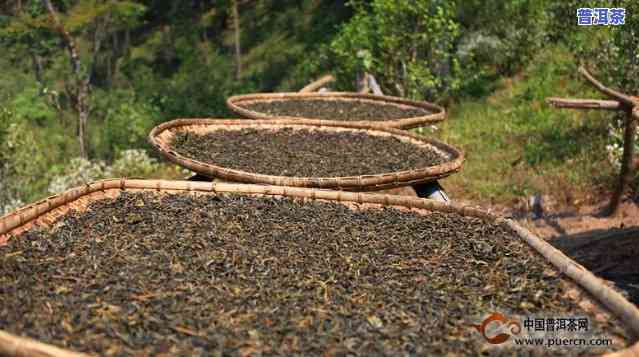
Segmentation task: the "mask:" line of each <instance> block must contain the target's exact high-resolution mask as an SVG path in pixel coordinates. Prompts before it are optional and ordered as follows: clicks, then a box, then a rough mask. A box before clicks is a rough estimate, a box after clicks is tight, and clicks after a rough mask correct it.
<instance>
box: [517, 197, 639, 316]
mask: <svg viewBox="0 0 639 357" xmlns="http://www.w3.org/2000/svg"><path fill="white" fill-rule="evenodd" d="M605 208H606V205H605V204H604V203H602V204H599V205H585V206H582V207H579V208H577V207H573V208H566V207H564V208H563V209H562V210H560V211H558V212H553V211H550V212H545V213H544V215H543V216H542V217H541V218H540V219H536V220H530V219H524V220H520V222H521V223H523V224H524V225H525V226H527V227H528V228H529V229H530V230H532V231H533V232H535V233H536V234H537V235H539V236H540V237H542V238H545V239H547V240H548V242H549V243H551V244H552V245H554V246H555V247H557V248H558V249H560V250H562V251H563V252H564V253H565V254H566V255H568V256H570V257H571V258H572V259H574V260H575V261H577V262H578V263H580V264H582V265H584V266H585V267H586V268H588V269H589V270H591V271H592V272H594V273H595V274H596V275H598V276H599V277H601V278H603V279H606V280H608V281H610V282H612V283H614V284H615V285H616V287H617V288H618V289H620V290H621V291H622V293H623V294H624V295H626V297H627V298H628V299H629V300H630V301H632V302H633V303H635V304H636V305H639V264H638V262H639V207H638V206H637V204H636V203H635V202H632V201H626V202H624V203H623V204H622V205H621V207H620V211H619V214H618V215H617V216H615V217H603V216H602V215H601V212H603V211H604V210H605ZM519 213H520V212H519Z"/></svg>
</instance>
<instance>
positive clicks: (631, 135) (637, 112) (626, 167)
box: [608, 107, 639, 215]
mask: <svg viewBox="0 0 639 357" xmlns="http://www.w3.org/2000/svg"><path fill="white" fill-rule="evenodd" d="M637 120H639V107H635V108H633V109H628V110H627V111H626V120H625V127H624V132H623V156H622V158H621V173H620V174H619V183H618V184H617V189H616V190H615V192H614V194H613V195H612V199H611V200H610V206H609V207H608V214H610V215H615V214H616V213H617V211H618V210H619V204H620V203H621V198H622V197H623V193H624V191H625V189H626V187H628V186H629V185H630V181H631V180H632V173H633V171H634V166H635V165H634V163H633V159H634V151H635V136H636V132H637Z"/></svg>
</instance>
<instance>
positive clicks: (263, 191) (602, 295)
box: [0, 179, 639, 357]
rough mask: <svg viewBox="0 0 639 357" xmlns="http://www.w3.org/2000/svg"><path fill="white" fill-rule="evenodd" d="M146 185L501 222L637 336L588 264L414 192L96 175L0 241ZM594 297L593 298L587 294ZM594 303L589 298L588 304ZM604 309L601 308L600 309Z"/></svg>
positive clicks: (628, 309)
mask: <svg viewBox="0 0 639 357" xmlns="http://www.w3.org/2000/svg"><path fill="white" fill-rule="evenodd" d="M125 190H127V191H146V192H157V193H158V194H165V193H178V192H182V193H185V192H188V193H192V194H202V195H210V194H217V193H235V194H242V195H251V196H272V197H291V198H300V199H308V200H325V201H333V202H340V203H342V204H344V205H347V206H348V207H350V208H351V209H358V208H357V207H368V208H380V207H395V208H398V209H402V210H411V211H414V212H418V213H419V214H423V215H428V212H433V211H439V212H455V213H458V214H461V215H464V216H471V217H477V218H480V219H482V220H485V221H490V222H496V223H504V224H506V225H508V226H509V227H511V228H512V229H513V230H514V231H515V232H516V233H517V234H518V235H519V237H521V239H523V240H524V241H525V242H526V243H527V244H528V245H529V246H530V247H532V248H533V249H534V250H535V251H536V252H537V253H539V254H541V255H542V256H543V257H544V258H545V259H546V260H547V261H548V262H550V263H551V264H552V266H554V268H556V269H557V270H558V271H559V272H561V273H563V274H565V275H566V276H567V277H569V278H570V279H571V280H572V282H570V281H566V283H567V284H573V282H574V283H576V285H577V286H578V287H579V288H580V289H577V290H585V292H586V293H588V294H589V295H588V296H585V294H581V293H578V295H577V296H573V297H572V298H573V299H577V300H580V306H581V307H583V308H584V309H585V310H589V311H591V312H598V313H602V314H605V315H607V314H608V313H612V315H614V316H616V317H617V318H619V320H620V321H621V322H622V323H623V324H624V327H625V328H626V330H627V331H628V332H629V333H630V335H632V336H633V337H632V338H633V341H630V342H634V341H636V340H637V337H638V336H639V309H637V307H636V306H634V305H633V304H632V303H630V302H628V301H627V300H626V299H625V298H624V297H623V296H622V295H621V294H619V293H618V292H616V291H615V290H613V289H611V288H610V287H609V286H608V285H606V284H605V283H604V282H603V281H602V280H601V279H599V278H597V277H596V276H595V275H593V274H592V273H591V272H590V271H589V270H587V269H586V268H584V267H583V266H581V265H579V264H577V263H576V262H574V261H573V260H571V259H570V258H568V257H567V256H565V255H564V254H563V253H562V252H561V251H559V250H557V249H556V248H554V247H553V246H551V245H550V244H548V243H547V242H546V241H544V240H542V239H540V238H538V237H537V236H535V235H533V234H532V233H531V232H529V231H528V230H526V229H525V228H523V227H521V226H520V225H518V224H517V223H515V222H514V221H512V220H509V219H504V218H502V217H499V216H497V215H494V214H492V213H488V212H485V211H482V210H479V209H476V208H471V207H466V206H461V205H457V204H444V203H440V202H437V201H432V200H426V199H421V198H415V197H406V196H393V195H381V194H370V193H359V192H357V193H354V192H343V191H329V190H315V189H308V188H297V187H284V186H260V185H244V184H233V183H219V182H192V181H163V180H128V179H111V180H104V181H98V182H94V183H90V184H86V185H85V186H81V187H77V188H74V189H71V190H69V191H66V192H64V193H61V194H58V195H55V196H51V197H49V198H46V199H44V200H41V201H38V202H35V203H33V204H30V205H28V206H26V207H23V208H21V209H18V210H16V211H15V212H13V213H10V214H8V215H6V216H4V217H0V245H4V244H6V243H7V241H8V240H9V239H14V238H15V237H16V236H17V235H20V234H22V233H24V232H25V231H27V230H29V229H32V228H34V227H47V226H51V225H53V224H54V223H55V222H56V221H57V220H58V219H60V218H61V217H63V216H64V215H65V214H67V213H68V212H69V211H70V210H78V211H83V210H86V208H87V207H88V205H89V204H90V203H91V202H94V201H96V200H100V199H104V198H115V197H117V196H119V195H120V193H121V192H123V191H125ZM592 298H594V300H592ZM593 303H594V304H593ZM606 310H607V311H606ZM637 352H639V344H635V345H634V346H632V347H630V348H628V349H626V350H623V351H620V352H616V353H614V355H615V356H636V353H637ZM0 355H8V356H49V357H57V356H60V357H61V356H65V357H66V356H72V355H77V354H73V353H72V352H71V351H66V350H62V349H59V348H57V347H54V346H51V345H47V344H43V343H40V342H37V341H34V340H32V339H28V338H24V337H18V336H14V335H11V334H8V333H6V332H3V331H0Z"/></svg>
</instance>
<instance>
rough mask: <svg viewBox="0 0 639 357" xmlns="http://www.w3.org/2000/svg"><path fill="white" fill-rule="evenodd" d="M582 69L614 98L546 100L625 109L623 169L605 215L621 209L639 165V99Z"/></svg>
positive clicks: (561, 104) (580, 106)
mask: <svg viewBox="0 0 639 357" xmlns="http://www.w3.org/2000/svg"><path fill="white" fill-rule="evenodd" d="M579 73H580V74H581V75H582V76H583V77H584V78H585V79H586V81H588V83H590V84H591V85H592V86H593V87H595V88H596V89H597V90H598V91H600V92H601V93H603V94H604V95H606V96H608V97H610V98H611V99H613V100H599V99H572V98H556V97H551V98H547V99H546V102H548V103H549V104H552V105H554V106H555V107H557V108H573V109H605V110H623V111H624V112H625V114H626V118H625V120H624V142H623V156H622V158H621V170H620V172H619V179H618V182H617V187H616V188H615V191H614V192H613V194H612V197H611V199H610V204H609V205H608V208H607V210H606V212H605V214H606V215H608V216H612V215H616V214H617V213H618V211H619V205H620V204H621V199H622V197H623V193H624V191H625V190H626V187H628V186H629V184H630V181H631V180H632V175H633V172H634V170H635V169H636V166H637V165H636V163H635V160H634V155H635V153H634V151H635V136H636V132H637V120H639V99H637V98H636V97H633V96H629V95H627V94H624V93H621V92H619V91H616V90H614V89H610V88H608V87H606V86H605V85H603V84H602V83H601V82H599V81H598V80H597V79H596V78H595V77H593V75H592V74H590V72H588V70H586V68H584V67H579Z"/></svg>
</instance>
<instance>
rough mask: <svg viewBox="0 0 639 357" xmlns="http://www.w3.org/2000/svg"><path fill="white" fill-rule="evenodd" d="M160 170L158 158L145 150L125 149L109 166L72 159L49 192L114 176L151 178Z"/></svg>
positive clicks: (102, 163)
mask: <svg viewBox="0 0 639 357" xmlns="http://www.w3.org/2000/svg"><path fill="white" fill-rule="evenodd" d="M158 170H160V164H158V162H157V160H156V159H154V158H152V157H150V156H149V155H148V154H147V153H146V151H144V150H124V151H122V152H120V153H119V155H118V156H117V158H116V159H115V161H113V163H112V164H111V165H110V166H109V165H107V164H105V163H104V162H103V161H89V160H86V159H82V158H75V159H72V160H71V162H70V163H69V165H67V166H66V167H65V168H64V171H63V173H62V174H61V175H58V176H55V177H54V178H53V179H52V180H51V183H50V184H49V189H48V191H49V193H52V194H55V193H59V192H63V191H65V190H68V189H70V188H73V187H76V186H80V185H83V184H86V183H90V182H92V181H95V180H100V179H105V178H113V177H140V178H149V177H153V176H154V174H155V173H156V172H157V171H158Z"/></svg>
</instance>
